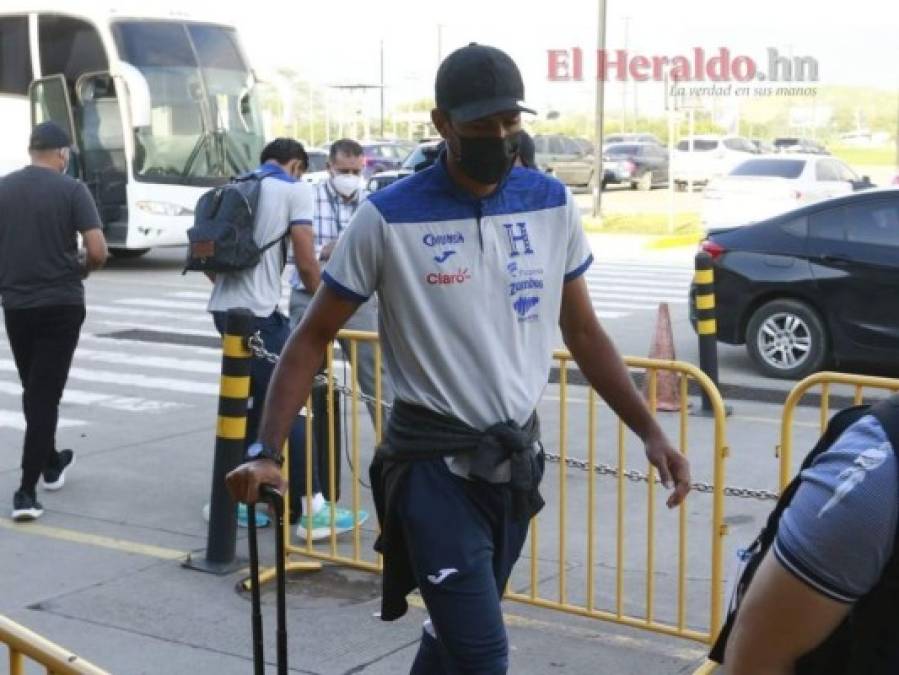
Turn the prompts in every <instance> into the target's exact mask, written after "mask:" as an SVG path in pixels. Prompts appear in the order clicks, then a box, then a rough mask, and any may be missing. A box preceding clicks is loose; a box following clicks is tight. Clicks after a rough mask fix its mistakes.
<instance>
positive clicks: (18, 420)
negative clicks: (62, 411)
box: [0, 410, 87, 431]
mask: <svg viewBox="0 0 899 675" xmlns="http://www.w3.org/2000/svg"><path fill="white" fill-rule="evenodd" d="M86 424H87V422H84V421H82V420H73V419H68V418H65V417H60V418H59V421H58V422H57V423H56V428H57V429H65V428H68V427H83V426H84V425H86ZM4 427H5V428H7V429H16V430H17V431H25V416H24V415H22V413H20V412H16V411H14V410H0V428H4Z"/></svg>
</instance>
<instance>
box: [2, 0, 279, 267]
mask: <svg viewBox="0 0 899 675" xmlns="http://www.w3.org/2000/svg"><path fill="white" fill-rule="evenodd" d="M70 4H71V5H72V6H74V5H75V4H76V3H59V4H57V5H55V6H49V8H45V7H36V6H25V7H23V8H22V9H21V10H19V11H15V10H9V9H6V8H4V9H3V10H2V11H0V120H2V125H0V175H3V174H5V173H8V172H9V171H12V170H15V169H18V168H20V167H21V166H23V165H24V164H25V163H27V161H28V155H27V145H28V134H29V132H30V129H31V126H32V125H33V124H37V123H39V122H42V121H44V120H47V119H51V120H54V121H56V122H59V123H60V124H62V125H63V127H65V128H67V129H68V130H69V132H70V134H71V137H72V139H73V140H74V149H75V152H74V153H73V162H72V167H71V168H70V171H71V172H72V173H73V175H75V176H77V177H78V178H80V179H82V180H83V181H84V182H85V183H86V184H87V186H88V188H89V189H90V191H91V193H92V194H93V196H94V199H95V200H96V202H97V207H98V210H99V212H100V217H101V219H102V221H103V228H104V232H105V234H106V238H107V240H108V241H109V245H110V249H111V250H112V252H113V253H114V254H117V255H120V256H139V255H142V254H143V253H146V252H147V251H148V250H149V249H150V248H151V247H153V246H165V245H175V244H182V243H184V242H185V241H186V237H185V230H186V229H187V228H188V227H189V226H190V225H191V223H192V221H193V209H194V206H195V205H196V202H197V199H198V198H199V196H200V195H201V194H202V193H203V192H204V191H205V190H207V189H209V187H211V186H215V185H221V184H222V183H224V182H225V181H227V180H228V179H229V178H230V177H231V176H234V175H236V174H239V173H242V172H244V171H247V170H249V169H250V168H252V167H254V166H255V165H256V163H257V162H258V158H259V153H260V151H261V149H262V146H263V143H264V138H263V128H262V117H261V115H260V110H259V103H258V97H257V93H256V86H255V85H256V81H255V77H254V75H253V72H252V70H251V69H250V68H249V66H248V65H247V61H246V59H245V58H244V54H243V51H242V49H241V46H240V43H239V41H238V37H237V32H236V30H235V29H234V27H232V26H227V25H222V24H219V23H212V22H207V21H200V20H197V19H194V18H186V17H184V16H181V15H176V14H170V15H168V16H166V15H164V14H162V13H160V14H155V15H154V14H152V10H151V13H147V12H145V11H144V12H140V13H134V12H129V13H125V12H116V11H114V10H106V11H95V12H93V11H85V12H78V11H76V10H73V9H70V8H69V5H70Z"/></svg>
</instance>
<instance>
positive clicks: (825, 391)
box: [778, 372, 899, 490]
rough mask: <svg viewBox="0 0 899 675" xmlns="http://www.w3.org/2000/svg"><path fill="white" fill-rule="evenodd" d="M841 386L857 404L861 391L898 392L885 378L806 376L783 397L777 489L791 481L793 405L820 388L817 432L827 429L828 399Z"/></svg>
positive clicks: (897, 385)
mask: <svg viewBox="0 0 899 675" xmlns="http://www.w3.org/2000/svg"><path fill="white" fill-rule="evenodd" d="M835 385H836V386H839V385H844V386H849V387H852V389H853V394H854V395H853V403H854V404H855V405H859V404H860V403H862V402H863V401H864V390H865V389H866V388H868V389H880V390H886V391H889V392H895V391H899V380H897V379H893V378H888V377H874V376H870V375H852V374H848V373H832V372H821V373H815V374H814V375H809V376H808V377H807V378H805V379H804V380H802V381H801V382H799V383H798V384H797V385H796V386H795V387H793V390H792V391H791V392H790V394H789V396H787V400H786V401H785V402H784V409H783V418H782V420H781V427H780V445H779V446H778V453H779V456H780V489H781V490H783V489H784V488H785V487H786V486H787V484H788V483H789V482H790V480H791V479H792V478H793V419H794V416H795V413H796V406H797V405H799V402H800V401H801V400H802V397H803V396H805V395H806V394H808V393H809V391H810V390H811V389H813V388H814V387H817V386H820V387H821V410H820V417H819V420H820V426H821V432H822V433H823V432H824V429H825V428H826V427H827V421H828V419H829V418H830V397H831V393H832V389H833V387H834V386H835Z"/></svg>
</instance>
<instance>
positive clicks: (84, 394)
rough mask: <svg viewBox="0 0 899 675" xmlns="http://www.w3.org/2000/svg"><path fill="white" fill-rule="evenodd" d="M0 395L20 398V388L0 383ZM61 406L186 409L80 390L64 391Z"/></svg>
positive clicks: (138, 410)
mask: <svg viewBox="0 0 899 675" xmlns="http://www.w3.org/2000/svg"><path fill="white" fill-rule="evenodd" d="M0 394H2V395H9V396H16V397H18V396H21V395H22V388H21V387H20V386H19V385H17V384H14V383H12V382H3V381H0ZM62 403H63V405H84V406H99V407H100V408H108V409H110V410H119V411H122V412H135V413H157V412H163V411H165V410H172V409H174V408H186V407H188V406H187V404H185V403H176V402H175V401H154V400H152V399H146V398H136V397H134V396H114V395H112V394H100V393H97V392H92V391H83V390H81V389H66V390H65V392H63V395H62Z"/></svg>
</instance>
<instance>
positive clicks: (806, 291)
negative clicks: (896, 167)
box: [690, 188, 899, 378]
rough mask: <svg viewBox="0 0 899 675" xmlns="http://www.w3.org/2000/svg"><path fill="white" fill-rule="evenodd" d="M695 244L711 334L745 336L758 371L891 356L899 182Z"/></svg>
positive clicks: (896, 344) (737, 340)
mask: <svg viewBox="0 0 899 675" xmlns="http://www.w3.org/2000/svg"><path fill="white" fill-rule="evenodd" d="M701 246H702V248H703V249H704V250H706V251H707V252H708V253H710V254H711V255H712V257H713V258H714V267H715V294H716V299H715V306H716V308H717V315H718V316H717V318H718V340H719V341H721V342H726V343H729V344H745V345H746V349H747V351H748V352H749V356H750V357H751V358H752V360H753V362H754V363H755V364H756V365H757V366H758V368H759V369H760V370H761V371H762V372H763V373H764V374H766V375H769V376H772V377H782V378H800V377H804V376H806V375H809V374H810V373H813V372H815V371H817V370H820V369H822V368H823V367H824V366H825V365H827V364H828V363H829V362H836V363H841V362H856V363H861V362H864V363H868V364H881V365H888V366H890V367H891V368H895V367H896V366H897V365H899V311H897V309H896V303H897V299H899V189H897V188H884V189H876V190H867V191H865V192H856V193H853V194H850V195H846V196H843V197H837V198H835V199H831V200H828V201H823V202H817V203H815V204H812V205H809V206H805V207H802V208H800V209H796V210H794V211H789V212H787V213H784V214H782V215H779V216H776V217H774V218H770V219H768V220H765V221H761V222H758V223H755V224H753V225H746V226H743V227H738V228H733V229H727V230H718V231H714V232H711V233H710V234H709V237H708V239H707V240H706V241H704V242H703V243H702V245H701ZM694 294H695V289H691V296H692V295H694ZM690 306H691V307H693V303H692V302H691V304H690ZM693 322H694V326H695V316H694V317H693Z"/></svg>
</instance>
